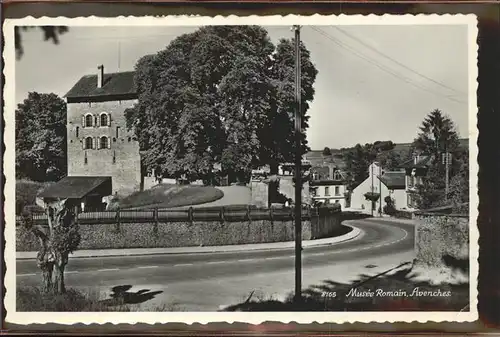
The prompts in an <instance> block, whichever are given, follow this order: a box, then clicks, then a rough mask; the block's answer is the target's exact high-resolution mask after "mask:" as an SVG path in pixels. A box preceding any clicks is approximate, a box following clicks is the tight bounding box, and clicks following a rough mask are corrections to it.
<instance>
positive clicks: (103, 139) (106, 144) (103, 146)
mask: <svg viewBox="0 0 500 337" xmlns="http://www.w3.org/2000/svg"><path fill="white" fill-rule="evenodd" d="M99 148H100V149H107V148H109V140H108V137H106V136H102V137H101V138H100V140H99Z"/></svg>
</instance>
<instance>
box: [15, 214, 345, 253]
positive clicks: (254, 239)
mask: <svg viewBox="0 0 500 337" xmlns="http://www.w3.org/2000/svg"><path fill="white" fill-rule="evenodd" d="M347 218H349V216H347ZM342 220H346V216H345V215H342V213H340V212H338V213H333V214H328V215H322V216H321V215H320V216H319V217H314V218H313V219H312V220H303V221H302V239H303V240H310V239H320V238H325V237H331V236H335V235H337V234H338V233H340V232H341V231H342V226H341V225H340V223H341V221H342ZM80 233H81V235H82V241H81V243H80V246H79V249H112V248H156V247H189V246H201V245H203V246H220V245H233V244H234V245H237V244H251V243H266V242H283V241H292V240H294V239H295V234H294V222H293V221H290V220H288V221H270V220H260V221H237V222H219V221H212V222H206V221H204V222H197V221H193V222H168V223H165V222H159V223H158V224H155V223H122V224H120V225H119V226H118V225H116V224H80ZM16 237H17V238H16V247H17V251H35V250H38V242H37V240H36V238H35V237H34V235H33V234H31V233H30V232H27V231H26V229H24V227H22V226H17V230H16Z"/></svg>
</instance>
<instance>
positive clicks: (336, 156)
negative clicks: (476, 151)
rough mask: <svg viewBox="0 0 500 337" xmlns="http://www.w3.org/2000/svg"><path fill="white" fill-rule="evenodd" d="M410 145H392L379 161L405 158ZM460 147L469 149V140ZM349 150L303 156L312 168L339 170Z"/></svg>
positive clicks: (315, 151)
mask: <svg viewBox="0 0 500 337" xmlns="http://www.w3.org/2000/svg"><path fill="white" fill-rule="evenodd" d="M411 144H412V143H399V144H394V148H393V149H392V150H387V151H382V152H381V153H380V154H379V160H380V159H381V158H383V157H384V156H387V155H389V154H390V153H391V152H394V153H397V154H399V155H400V156H401V157H403V158H404V157H406V156H408V155H409V153H410V149H411ZM460 147H461V148H468V147H469V139H467V138H463V139H460ZM353 148H354V146H353V147H351V148H342V149H335V148H330V151H331V153H332V154H331V155H330V156H325V155H323V150H312V151H310V152H308V153H306V155H305V157H306V158H305V159H306V160H309V161H310V162H311V165H312V166H322V165H327V164H334V165H335V166H337V167H339V168H341V169H342V168H345V163H344V160H343V153H344V152H347V151H349V150H351V149H353Z"/></svg>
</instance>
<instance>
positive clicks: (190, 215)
mask: <svg viewBox="0 0 500 337" xmlns="http://www.w3.org/2000/svg"><path fill="white" fill-rule="evenodd" d="M188 221H189V222H191V223H192V222H193V207H189V209H188Z"/></svg>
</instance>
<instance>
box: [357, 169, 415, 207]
mask: <svg viewBox="0 0 500 337" xmlns="http://www.w3.org/2000/svg"><path fill="white" fill-rule="evenodd" d="M369 194H371V195H372V196H374V199H375V198H376V201H375V202H372V201H371V200H369V198H367V196H368V195H369ZM387 196H390V197H391V199H392V200H393V202H394V206H395V207H396V209H406V208H407V199H408V198H407V193H406V172H405V171H404V170H401V171H388V172H384V170H383V169H382V167H381V166H380V164H379V163H377V162H374V163H372V164H371V165H370V166H369V168H368V178H366V179H365V180H364V181H363V182H362V183H361V184H359V185H358V186H357V187H356V188H354V190H353V191H352V193H351V208H353V209H357V210H361V211H362V212H365V213H371V212H372V208H373V213H374V214H377V213H378V211H379V207H380V209H381V210H383V207H384V206H385V201H384V199H385V198H386V197H387Z"/></svg>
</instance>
